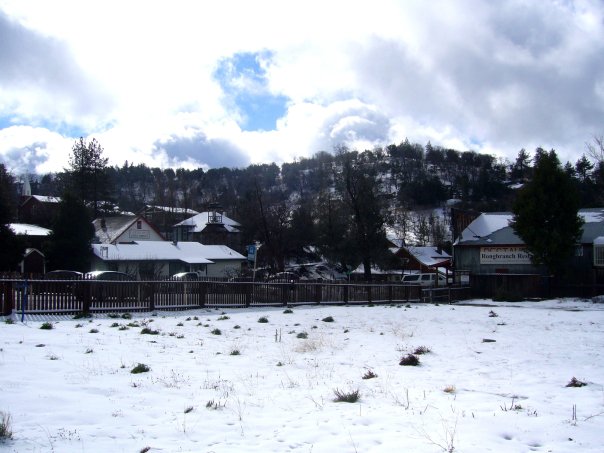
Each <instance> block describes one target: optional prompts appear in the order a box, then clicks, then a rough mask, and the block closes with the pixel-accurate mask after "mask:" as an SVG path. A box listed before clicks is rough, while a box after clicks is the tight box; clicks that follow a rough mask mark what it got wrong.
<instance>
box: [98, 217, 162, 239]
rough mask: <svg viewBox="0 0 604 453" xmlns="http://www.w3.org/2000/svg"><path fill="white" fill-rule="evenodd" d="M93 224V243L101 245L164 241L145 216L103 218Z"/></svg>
mask: <svg viewBox="0 0 604 453" xmlns="http://www.w3.org/2000/svg"><path fill="white" fill-rule="evenodd" d="M92 224H93V226H94V241H93V242H95V243H99V244H118V243H121V242H132V241H137V242H141V241H163V240H164V237H163V236H162V235H161V233H160V232H159V231H158V230H157V228H155V226H154V225H153V224H151V223H149V221H148V220H147V219H145V217H143V216H135V215H120V216H114V217H102V218H99V219H95V220H94V221H93V222H92Z"/></svg>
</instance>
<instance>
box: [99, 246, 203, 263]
mask: <svg viewBox="0 0 604 453" xmlns="http://www.w3.org/2000/svg"><path fill="white" fill-rule="evenodd" d="M92 250H93V252H94V254H95V255H96V256H98V257H99V258H101V259H102V260H105V261H183V262H185V263H189V264H211V263H212V261H211V260H209V259H208V258H207V257H206V255H205V253H204V249H203V246H202V245H201V244H200V243H199V242H179V243H177V244H174V243H173V242H168V241H141V242H132V243H126V244H92Z"/></svg>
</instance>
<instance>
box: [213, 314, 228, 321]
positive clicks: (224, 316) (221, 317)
mask: <svg viewBox="0 0 604 453" xmlns="http://www.w3.org/2000/svg"><path fill="white" fill-rule="evenodd" d="M216 319H217V320H218V321H226V320H227V319H231V318H229V317H228V316H227V315H222V316H219V317H218V318H216Z"/></svg>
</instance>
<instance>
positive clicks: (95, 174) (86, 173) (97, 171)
mask: <svg viewBox="0 0 604 453" xmlns="http://www.w3.org/2000/svg"><path fill="white" fill-rule="evenodd" d="M71 152H72V154H71V156H70V157H69V169H68V170H67V173H68V175H69V179H70V184H69V186H70V190H71V191H72V192H73V193H74V194H77V196H78V197H79V198H80V199H81V200H82V201H84V202H86V201H90V202H92V206H93V208H94V216H95V217H97V215H98V210H99V201H100V197H102V196H105V195H106V193H107V189H108V179H107V173H106V170H107V162H108V159H107V158H104V157H103V156H102V155H103V148H102V146H101V145H100V143H99V142H98V141H97V140H96V139H95V138H93V139H92V140H91V141H90V142H88V143H87V142H86V140H84V139H83V138H82V137H80V139H79V140H77V141H76V142H75V143H74V145H73V147H72V149H71Z"/></svg>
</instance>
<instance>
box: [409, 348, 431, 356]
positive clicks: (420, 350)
mask: <svg viewBox="0 0 604 453" xmlns="http://www.w3.org/2000/svg"><path fill="white" fill-rule="evenodd" d="M429 352H432V350H431V349H430V348H429V347H427V346H418V347H417V348H415V351H413V354H415V355H422V354H428V353H429Z"/></svg>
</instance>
